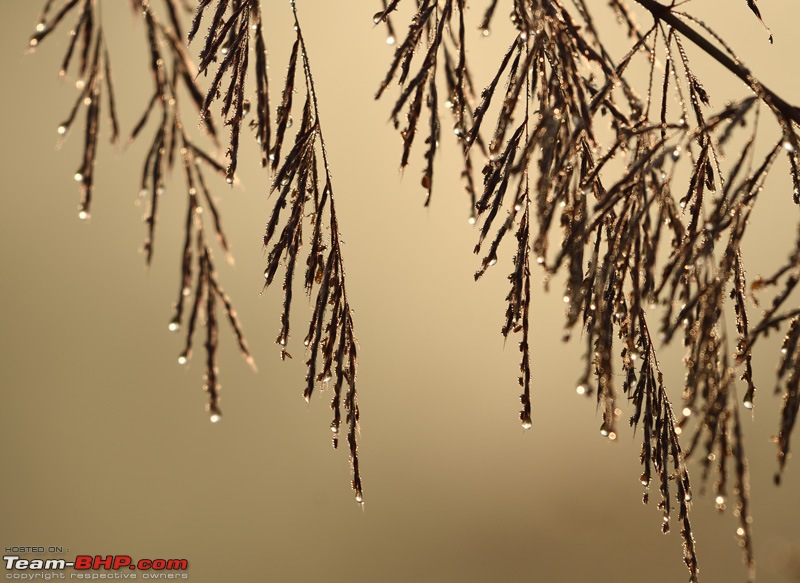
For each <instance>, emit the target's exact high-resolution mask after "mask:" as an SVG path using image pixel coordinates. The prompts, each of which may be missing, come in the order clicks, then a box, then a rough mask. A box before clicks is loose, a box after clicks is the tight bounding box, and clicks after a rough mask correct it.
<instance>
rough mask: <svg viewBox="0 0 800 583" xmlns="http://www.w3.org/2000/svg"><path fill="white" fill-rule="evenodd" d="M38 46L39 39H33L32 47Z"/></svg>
mask: <svg viewBox="0 0 800 583" xmlns="http://www.w3.org/2000/svg"><path fill="white" fill-rule="evenodd" d="M38 44H39V39H36V38H32V39H31V46H32V47H35V46H36V45H38Z"/></svg>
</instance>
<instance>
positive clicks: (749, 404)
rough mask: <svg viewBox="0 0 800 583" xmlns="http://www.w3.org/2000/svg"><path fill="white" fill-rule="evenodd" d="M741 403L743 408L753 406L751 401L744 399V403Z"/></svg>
mask: <svg viewBox="0 0 800 583" xmlns="http://www.w3.org/2000/svg"><path fill="white" fill-rule="evenodd" d="M742 405H744V408H745V409H752V408H753V401H750V400H746V401H745V402H744V403H742Z"/></svg>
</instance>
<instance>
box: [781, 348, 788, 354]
mask: <svg viewBox="0 0 800 583" xmlns="http://www.w3.org/2000/svg"><path fill="white" fill-rule="evenodd" d="M787 352H789V350H788V349H787V348H785V347H784V348H781V354H786V353H787Z"/></svg>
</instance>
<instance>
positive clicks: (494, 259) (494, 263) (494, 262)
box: [489, 257, 497, 267]
mask: <svg viewBox="0 0 800 583" xmlns="http://www.w3.org/2000/svg"><path fill="white" fill-rule="evenodd" d="M496 264H497V258H496V257H492V258H491V259H490V260H489V267H491V266H492V265H496Z"/></svg>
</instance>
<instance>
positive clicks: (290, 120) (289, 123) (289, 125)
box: [286, 115, 294, 129]
mask: <svg viewBox="0 0 800 583" xmlns="http://www.w3.org/2000/svg"><path fill="white" fill-rule="evenodd" d="M293 125H294V119H292V116H291V115H290V116H289V119H287V120H286V129H289V128H290V127H292V126H293Z"/></svg>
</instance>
